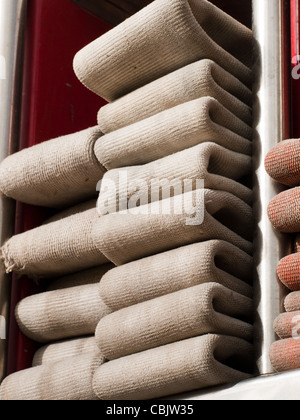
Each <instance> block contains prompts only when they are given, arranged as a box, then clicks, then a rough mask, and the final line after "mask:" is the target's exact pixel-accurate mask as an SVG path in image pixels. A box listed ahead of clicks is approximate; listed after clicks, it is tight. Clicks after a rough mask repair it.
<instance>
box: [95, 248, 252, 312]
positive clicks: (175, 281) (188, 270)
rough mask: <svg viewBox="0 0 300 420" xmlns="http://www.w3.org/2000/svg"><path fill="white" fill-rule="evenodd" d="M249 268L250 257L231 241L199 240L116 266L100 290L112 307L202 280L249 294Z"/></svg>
mask: <svg viewBox="0 0 300 420" xmlns="http://www.w3.org/2000/svg"><path fill="white" fill-rule="evenodd" d="M251 269H252V257H250V256H249V255H248V254H246V253H245V252H243V251H241V250H240V249H239V248H237V247H235V246H234V245H231V244H230V243H228V242H224V241H206V242H199V243H196V244H192V245H187V246H184V247H180V248H176V249H173V250H171V251H166V252H163V253H160V254H157V255H153V256H151V257H147V258H143V259H140V260H137V261H133V262H131V263H128V264H124V265H121V266H120V267H115V268H114V269H112V270H110V271H109V272H107V273H106V274H105V275H104V276H103V278H102V280H101V282H100V283H99V293H100V296H101V298H102V300H103V301H104V302H105V303H106V305H107V306H108V307H109V308H110V309H111V310H112V311H117V310H119V309H122V308H126V307H128V306H132V305H135V304H137V303H141V302H144V301H147V300H150V299H155V298H157V297H159V296H164V295H166V294H168V293H173V292H177V291H179V290H182V289H186V288H188V287H193V286H197V285H198V284H204V283H219V284H222V285H223V286H225V287H227V288H229V289H231V290H232V291H235V292H237V293H240V294H242V295H244V296H247V297H252V292H253V291H252V286H251V282H252V278H251Z"/></svg>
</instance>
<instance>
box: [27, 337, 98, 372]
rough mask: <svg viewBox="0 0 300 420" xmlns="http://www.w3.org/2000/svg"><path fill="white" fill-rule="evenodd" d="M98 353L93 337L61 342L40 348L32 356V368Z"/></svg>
mask: <svg viewBox="0 0 300 420" xmlns="http://www.w3.org/2000/svg"><path fill="white" fill-rule="evenodd" d="M92 352H95V354H97V353H99V349H98V346H97V343H96V340H95V337H94V335H92V336H89V337H82V338H72V339H68V340H61V341H58V342H55V343H51V344H47V345H46V346H43V347H40V348H39V349H38V350H37V351H36V352H35V354H34V357H33V361H32V366H33V367H36V366H40V365H45V364H49V363H55V362H59V361H63V360H65V359H67V358H69V357H76V356H81V355H84V354H86V353H92Z"/></svg>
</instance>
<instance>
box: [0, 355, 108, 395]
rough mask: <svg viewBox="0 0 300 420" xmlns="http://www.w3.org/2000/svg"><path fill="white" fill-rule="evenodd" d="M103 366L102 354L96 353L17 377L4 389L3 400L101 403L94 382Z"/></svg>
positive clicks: (10, 378)
mask: <svg viewBox="0 0 300 420" xmlns="http://www.w3.org/2000/svg"><path fill="white" fill-rule="evenodd" d="M103 362H104V358H103V356H102V355H101V354H96V355H95V353H94V352H92V353H88V354H84V355H81V356H77V357H70V358H66V359H65V360H63V361H58V362H55V363H47V364H45V365H41V366H37V367H32V368H29V369H25V370H22V371H20V372H16V373H13V374H12V375H10V376H8V377H7V378H6V379H5V380H4V381H3V382H2V384H1V386H0V400H7V401H19V400H20V401H46V400H47V401H48V400H50V401H64V400H66V401H77V400H78V401H88V400H97V397H96V396H95V394H94V392H93V387H92V380H93V374H94V372H95V370H96V369H97V368H98V367H99V366H100V365H101V364H102V363H103Z"/></svg>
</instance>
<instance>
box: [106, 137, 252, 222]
mask: <svg viewBox="0 0 300 420" xmlns="http://www.w3.org/2000/svg"><path fill="white" fill-rule="evenodd" d="M251 168H252V160H251V157H250V156H247V155H243V154H241V153H236V152H232V151H231V150H227V149H225V148H224V147H221V146H218V145H217V144H215V143H203V144H200V145H198V146H194V147H191V148H190V149H186V150H183V151H181V152H178V153H175V154H173V155H171V156H167V157H165V158H162V159H159V160H157V161H153V162H151V163H148V164H146V165H139V166H130V167H125V168H120V169H112V170H110V171H108V172H107V173H106V174H105V176H104V178H103V180H102V184H101V189H100V195H99V199H98V210H99V211H100V213H101V214H102V215H103V216H104V215H105V214H107V213H113V212H116V211H120V210H122V206H124V207H123V209H127V208H131V207H136V199H134V198H135V196H136V192H137V191H138V195H139V201H140V203H150V202H153V201H158V200H159V199H161V197H162V198H164V194H168V196H170V195H171V196H173V195H177V194H182V193H183V192H184V188H187V187H188V185H187V184H188V183H189V184H190V185H189V187H190V188H191V189H193V188H194V189H195V188H197V181H200V180H201V181H203V182H204V186H205V188H208V189H214V190H220V191H226V192H229V193H231V194H233V195H235V196H237V197H239V198H240V199H242V200H244V201H245V202H246V203H247V204H251V202H252V191H251V190H250V189H249V188H248V187H246V186H244V185H243V184H242V183H241V182H239V180H241V179H242V178H243V177H245V176H247V175H249V174H250V173H251ZM170 186H172V188H170Z"/></svg>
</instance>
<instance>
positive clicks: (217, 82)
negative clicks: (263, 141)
mask: <svg viewBox="0 0 300 420" xmlns="http://www.w3.org/2000/svg"><path fill="white" fill-rule="evenodd" d="M205 96H210V97H213V98H215V99H216V100H217V101H219V102H220V104H222V105H223V106H224V107H225V108H227V109H228V110H229V111H230V112H232V113H233V114H234V115H236V116H237V117H238V118H240V119H241V120H242V121H244V122H245V123H246V124H248V125H251V124H252V112H251V104H252V93H251V91H250V90H249V89H248V88H247V87H246V86H245V85H244V84H243V83H241V82H240V81H239V80H238V79H237V78H236V77H234V76H232V75H231V74H230V73H228V72H227V71H226V70H224V69H222V68H221V67H220V66H219V65H218V64H216V63H215V62H213V61H211V60H200V61H197V62H195V63H192V64H189V65H187V66H185V67H183V68H180V69H179V70H176V71H175V72H172V73H170V74H167V75H166V76H164V77H162V78H160V79H157V80H155V81H153V82H152V83H149V84H147V85H145V86H143V87H141V88H139V89H137V90H135V91H133V92H131V93H129V94H128V95H125V96H122V97H121V98H119V99H117V100H116V101H113V102H111V103H108V104H107V105H105V106H103V107H101V108H100V110H99V112H98V124H99V127H100V129H101V131H102V132H103V133H104V134H107V133H110V132H112V131H116V130H118V129H120V128H122V127H126V126H128V125H130V124H133V123H136V122H137V121H141V120H143V119H146V118H149V117H151V116H152V115H155V114H158V113H159V112H162V111H165V110H166V109H170V108H173V107H175V106H177V105H180V104H183V103H185V102H189V101H192V100H194V99H198V98H201V97H205Z"/></svg>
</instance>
